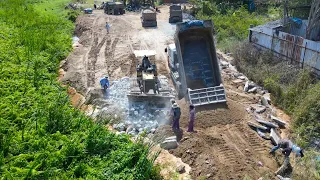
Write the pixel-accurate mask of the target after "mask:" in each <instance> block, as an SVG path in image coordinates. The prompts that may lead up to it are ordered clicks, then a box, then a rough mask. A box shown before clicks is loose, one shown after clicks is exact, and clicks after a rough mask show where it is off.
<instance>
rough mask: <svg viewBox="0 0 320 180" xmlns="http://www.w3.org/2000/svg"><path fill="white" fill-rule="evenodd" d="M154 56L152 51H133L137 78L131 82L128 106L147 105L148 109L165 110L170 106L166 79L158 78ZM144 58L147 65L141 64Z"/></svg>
mask: <svg viewBox="0 0 320 180" xmlns="http://www.w3.org/2000/svg"><path fill="white" fill-rule="evenodd" d="M155 54H156V53H155V51H152V50H138V51H134V55H135V58H136V61H135V62H136V71H137V78H136V79H133V81H132V82H131V84H130V92H129V93H128V95H127V97H128V100H129V105H130V106H131V105H132V104H137V103H147V104H149V105H150V107H151V106H157V107H159V108H165V107H168V106H170V99H172V98H174V95H173V93H172V90H171V88H170V86H169V83H168V79H167V78H166V77H165V76H158V72H157V67H156V65H155ZM146 57H147V59H148V61H149V64H147V65H145V64H144V63H143V59H144V58H146Z"/></svg>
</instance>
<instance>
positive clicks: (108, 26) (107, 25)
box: [106, 22, 110, 34]
mask: <svg viewBox="0 0 320 180" xmlns="http://www.w3.org/2000/svg"><path fill="white" fill-rule="evenodd" d="M106 28H107V33H108V34H109V30H110V24H108V22H106Z"/></svg>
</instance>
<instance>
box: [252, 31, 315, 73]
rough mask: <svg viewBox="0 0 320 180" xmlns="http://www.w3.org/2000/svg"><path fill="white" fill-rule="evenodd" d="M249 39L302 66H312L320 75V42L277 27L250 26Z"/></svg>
mask: <svg viewBox="0 0 320 180" xmlns="http://www.w3.org/2000/svg"><path fill="white" fill-rule="evenodd" d="M249 31H250V33H249V41H250V42H251V43H252V44H254V45H257V46H259V47H262V48H265V49H268V50H271V51H272V52H273V53H275V54H276V55H278V56H279V57H281V58H282V59H284V60H287V61H291V62H292V63H294V62H296V63H299V64H300V67H301V68H304V67H305V66H309V67H311V68H312V69H313V70H314V71H315V73H316V74H317V75H319V76H320V42H319V41H318V42H316V41H311V40H308V39H304V38H303V37H300V36H295V35H292V34H288V33H285V32H282V31H278V30H277V29H271V28H267V27H259V28H250V29H249Z"/></svg>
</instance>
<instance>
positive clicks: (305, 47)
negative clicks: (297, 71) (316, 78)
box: [301, 42, 308, 69]
mask: <svg viewBox="0 0 320 180" xmlns="http://www.w3.org/2000/svg"><path fill="white" fill-rule="evenodd" d="M307 44H308V42H306V45H305V46H304V52H303V59H302V65H301V67H302V69H303V65H304V57H305V55H306V51H307Z"/></svg>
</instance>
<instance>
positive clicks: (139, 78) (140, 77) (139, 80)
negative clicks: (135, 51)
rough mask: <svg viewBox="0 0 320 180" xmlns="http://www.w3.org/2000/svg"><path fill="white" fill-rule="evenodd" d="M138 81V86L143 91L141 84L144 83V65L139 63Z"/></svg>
mask: <svg viewBox="0 0 320 180" xmlns="http://www.w3.org/2000/svg"><path fill="white" fill-rule="evenodd" d="M137 82H138V86H139V88H140V90H141V92H143V89H142V88H143V87H142V86H141V85H142V66H141V64H138V66H137Z"/></svg>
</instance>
